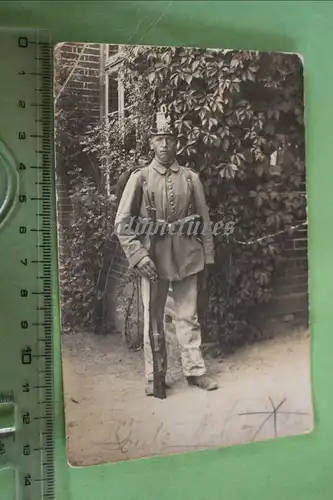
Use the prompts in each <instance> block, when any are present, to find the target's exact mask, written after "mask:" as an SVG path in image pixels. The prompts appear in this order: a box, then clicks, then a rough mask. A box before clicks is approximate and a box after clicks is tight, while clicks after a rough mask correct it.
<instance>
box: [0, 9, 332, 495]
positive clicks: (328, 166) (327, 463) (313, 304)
mask: <svg viewBox="0 0 333 500" xmlns="http://www.w3.org/2000/svg"><path fill="white" fill-rule="evenodd" d="M0 22H1V24H2V26H19V27H23V26H29V27H34V28H43V29H49V30H50V31H51V36H52V40H53V43H58V42H60V41H65V40H66V41H76V42H104V43H108V42H109V43H140V44H159V45H170V44H173V45H181V46H184V45H196V46H198V45H201V46H206V47H223V48H233V49H258V50H265V51H267V50H275V51H285V52H297V53H299V54H301V55H302V57H303V60H304V74H305V92H306V94H305V104H306V125H307V130H306V140H307V160H306V166H307V177H308V180H307V183H308V211H309V267H310V327H311V334H312V348H311V354H312V360H311V361H312V373H313V391H314V404H315V430H314V431H313V432H312V433H311V434H309V435H306V436H300V437H294V438H284V439H278V440H275V441H267V442H264V443H257V444H251V445H244V446H237V447H231V448H225V449H220V450H214V451H202V452H195V453H190V454H184V455H176V456H169V457H163V458H155V459H142V460H136V461H132V462H127V463H120V464H112V465H105V466H104V465H103V466H97V467H87V468H82V469H81V468H71V467H69V466H67V461H66V451H65V433H64V415H63V407H62V394H61V383H62V381H61V361H60V343H59V334H58V331H56V332H55V347H56V398H57V426H56V432H57V485H58V490H57V499H59V500H60V499H61V500H67V499H71V500H90V499H91V498H93V499H94V500H106V499H108V500H109V499H116V500H157V499H158V500H166V499H168V500H169V499H170V498H172V500H187V499H191V500H204V499H210V500H215V499H221V498H225V499H228V500H234V499H235V500H236V499H256V500H257V499H259V500H260V499H261V498H262V499H264V498H265V499H266V498H270V499H271V500H275V499H276V500H281V498H283V499H284V500H294V499H295V498H296V497H297V496H300V497H301V498H302V500H309V499H315V498H316V499H317V498H318V499H319V498H320V499H321V500H325V499H332V498H333V480H332V479H331V474H332V469H333V450H332V444H333V418H332V415H333V390H332V366H333V364H332V352H333V336H332V331H333V314H332V311H333V307H332V295H333V294H332V292H333V266H332V267H330V264H331V260H332V254H333V237H332V235H331V233H330V228H331V225H332V224H331V221H332V218H333V203H332V187H333V169H332V159H333V140H332V123H331V120H332V110H333V90H332V89H333V61H332V56H331V54H332V47H333V3H331V2H329V1H327V2H303V1H299V2H292V1H284V2H275V1H258V2H252V1H246V2H242V1H233V2H220V1H216V2H190V1H188V2H183V1H174V2H164V1H161V2H157V1H150V2H141V1H137V2H71V1H68V2H52V1H43V2H0ZM6 265H10V262H9V261H8V262H6ZM54 269H55V271H56V263H55V266H54ZM0 286H1V284H0ZM56 324H57V325H58V324H59V322H58V318H56ZM290 383H291V384H292V380H291V381H290ZM1 484H2V485H4V483H3V482H2V483H0V485H1ZM1 490H2V493H3V491H4V490H3V486H2V487H1V489H0V497H1V498H2V496H1V494H2V493H1ZM8 497H9V495H7V496H6V499H8Z"/></svg>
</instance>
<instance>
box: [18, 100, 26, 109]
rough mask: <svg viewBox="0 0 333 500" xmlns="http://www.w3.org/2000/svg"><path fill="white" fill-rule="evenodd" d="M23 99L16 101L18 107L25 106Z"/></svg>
mask: <svg viewBox="0 0 333 500" xmlns="http://www.w3.org/2000/svg"><path fill="white" fill-rule="evenodd" d="M25 104H26V103H25V101H19V102H18V105H19V108H25Z"/></svg>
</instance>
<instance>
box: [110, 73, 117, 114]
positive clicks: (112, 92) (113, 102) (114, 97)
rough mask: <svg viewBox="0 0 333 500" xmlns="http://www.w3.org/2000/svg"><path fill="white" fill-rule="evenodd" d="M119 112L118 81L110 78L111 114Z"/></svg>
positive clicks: (112, 77)
mask: <svg viewBox="0 0 333 500" xmlns="http://www.w3.org/2000/svg"><path fill="white" fill-rule="evenodd" d="M115 111H118V79H117V78H115V77H114V76H109V110H108V112H109V113H113V112H115Z"/></svg>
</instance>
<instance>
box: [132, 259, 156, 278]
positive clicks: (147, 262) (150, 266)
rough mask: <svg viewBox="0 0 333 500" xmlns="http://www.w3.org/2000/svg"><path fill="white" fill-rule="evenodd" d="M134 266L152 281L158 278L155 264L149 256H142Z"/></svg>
mask: <svg viewBox="0 0 333 500" xmlns="http://www.w3.org/2000/svg"><path fill="white" fill-rule="evenodd" d="M136 267H137V270H138V271H139V273H140V274H142V276H144V277H145V278H147V279H149V280H152V281H154V280H156V279H157V278H158V276H157V270H156V266H155V264H154V262H153V261H152V260H151V258H150V257H148V256H146V257H143V259H141V260H140V261H139V262H138V263H137V265H136Z"/></svg>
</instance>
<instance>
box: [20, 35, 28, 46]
mask: <svg viewBox="0 0 333 500" xmlns="http://www.w3.org/2000/svg"><path fill="white" fill-rule="evenodd" d="M18 46H19V47H20V48H21V49H26V48H27V47H28V39H27V37H26V36H20V37H19V39H18Z"/></svg>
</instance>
